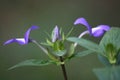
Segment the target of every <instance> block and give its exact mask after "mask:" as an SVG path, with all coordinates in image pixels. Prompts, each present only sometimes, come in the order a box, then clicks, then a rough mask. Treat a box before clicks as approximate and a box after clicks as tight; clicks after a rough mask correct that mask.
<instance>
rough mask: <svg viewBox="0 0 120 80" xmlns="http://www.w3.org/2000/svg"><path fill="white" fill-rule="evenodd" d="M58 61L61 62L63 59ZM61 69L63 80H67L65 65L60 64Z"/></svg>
mask: <svg viewBox="0 0 120 80" xmlns="http://www.w3.org/2000/svg"><path fill="white" fill-rule="evenodd" d="M60 61H61V62H63V58H62V57H60ZM61 68H62V72H63V76H64V80H68V79H67V73H66V69H65V64H61Z"/></svg>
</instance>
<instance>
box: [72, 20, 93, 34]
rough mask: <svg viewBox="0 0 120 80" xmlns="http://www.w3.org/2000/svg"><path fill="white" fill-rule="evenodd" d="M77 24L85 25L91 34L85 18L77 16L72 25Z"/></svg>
mask: <svg viewBox="0 0 120 80" xmlns="http://www.w3.org/2000/svg"><path fill="white" fill-rule="evenodd" d="M77 24H82V25H84V26H85V27H87V29H88V31H89V33H90V35H92V30H91V26H90V25H89V24H88V22H87V21H86V19H85V18H78V19H76V20H75V22H74V25H77Z"/></svg>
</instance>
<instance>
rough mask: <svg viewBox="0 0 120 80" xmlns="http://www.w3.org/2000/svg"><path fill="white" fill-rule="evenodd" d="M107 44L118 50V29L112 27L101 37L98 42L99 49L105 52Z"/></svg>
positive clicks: (119, 42) (119, 38)
mask: <svg viewBox="0 0 120 80" xmlns="http://www.w3.org/2000/svg"><path fill="white" fill-rule="evenodd" d="M107 44H113V46H115V47H116V48H117V50H118V49H119V48H120V28H118V27H112V28H111V29H110V30H109V31H108V32H106V34H105V35H104V36H103V38H102V40H101V41H100V44H99V45H100V47H101V48H102V50H103V51H104V52H105V46H106V45H107Z"/></svg>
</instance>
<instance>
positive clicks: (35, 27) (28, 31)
mask: <svg viewBox="0 0 120 80" xmlns="http://www.w3.org/2000/svg"><path fill="white" fill-rule="evenodd" d="M38 28H39V27H38V26H31V27H30V28H29V29H28V30H27V31H26V33H25V35H24V38H25V43H28V41H29V35H30V31H31V30H35V29H38Z"/></svg>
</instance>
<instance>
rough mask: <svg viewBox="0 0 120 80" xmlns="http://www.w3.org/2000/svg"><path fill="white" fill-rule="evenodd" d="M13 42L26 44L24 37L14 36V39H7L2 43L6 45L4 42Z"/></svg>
mask: <svg viewBox="0 0 120 80" xmlns="http://www.w3.org/2000/svg"><path fill="white" fill-rule="evenodd" d="M15 42H16V43H18V44H20V45H24V44H26V43H25V39H24V38H16V39H10V40H7V41H6V42H5V43H4V45H6V44H11V43H15Z"/></svg>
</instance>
